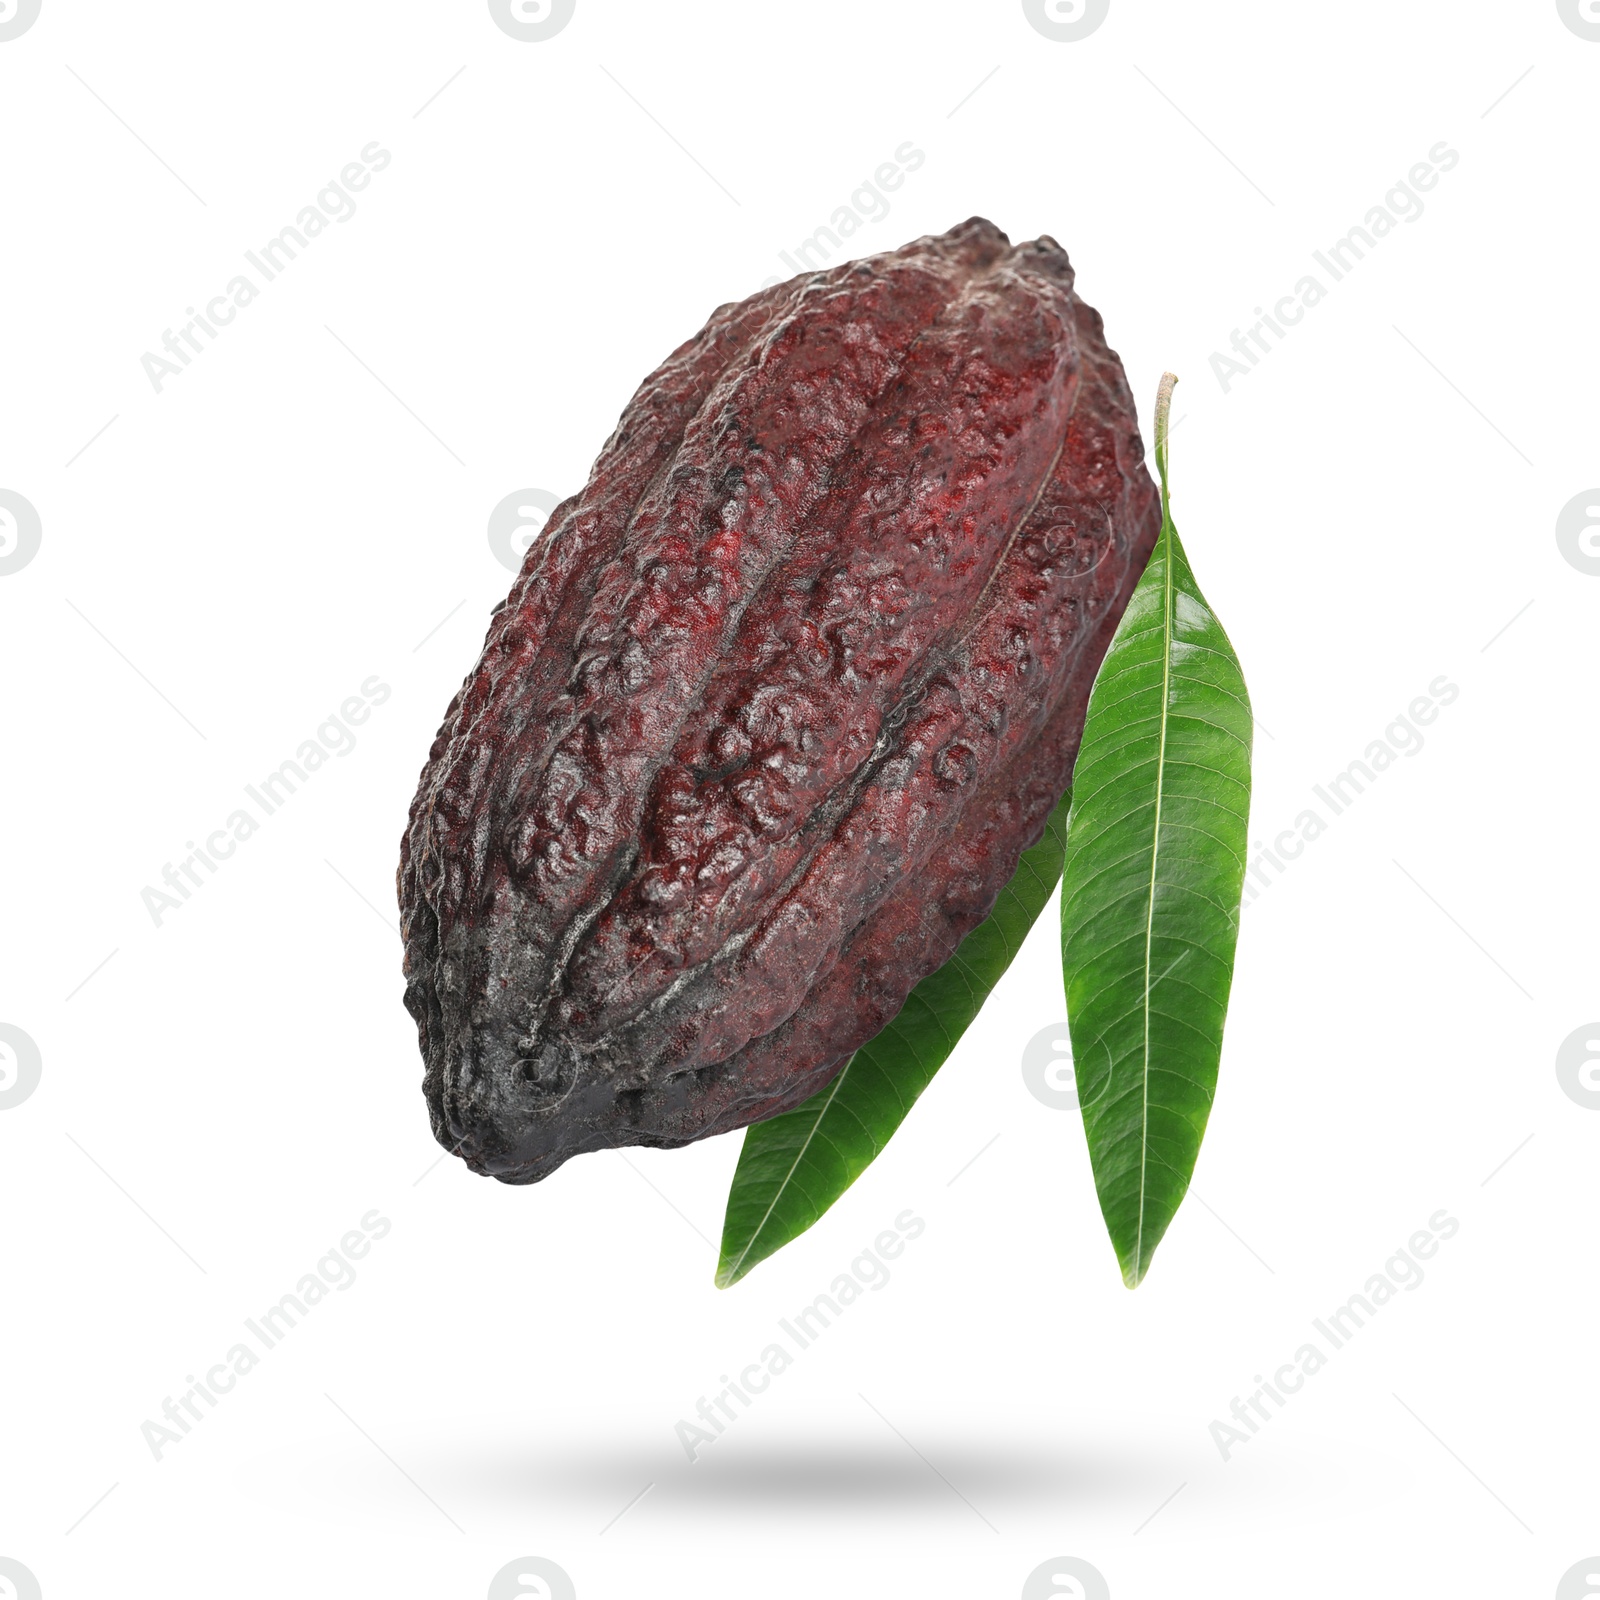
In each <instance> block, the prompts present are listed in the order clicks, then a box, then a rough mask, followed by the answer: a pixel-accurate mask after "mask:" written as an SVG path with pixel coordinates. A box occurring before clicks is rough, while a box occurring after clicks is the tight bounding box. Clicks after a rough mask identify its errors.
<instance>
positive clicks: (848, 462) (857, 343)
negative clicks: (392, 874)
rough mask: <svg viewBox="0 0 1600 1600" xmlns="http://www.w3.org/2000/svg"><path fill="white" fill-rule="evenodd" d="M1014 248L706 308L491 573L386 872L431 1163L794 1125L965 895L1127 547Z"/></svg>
mask: <svg viewBox="0 0 1600 1600" xmlns="http://www.w3.org/2000/svg"><path fill="white" fill-rule="evenodd" d="M1143 455H1144V452H1143V449H1142V446H1141V444H1140V440H1139V433H1138V425H1137V421H1136V418H1135V415H1134V408H1133V403H1132V400H1131V399H1130V397H1129V394H1128V390H1127V384H1126V382H1125V380H1124V378H1123V374H1122V367H1121V364H1120V362H1119V361H1118V360H1117V357H1116V355H1115V354H1114V353H1113V352H1112V351H1110V350H1108V349H1107V347H1106V345H1105V341H1104V337H1103V334H1102V329H1101V325H1100V318H1099V316H1098V315H1097V313H1095V312H1094V311H1093V310H1092V309H1090V308H1089V307H1088V306H1086V305H1084V304H1083V302H1082V301H1081V300H1079V299H1078V298H1077V296H1076V295H1075V294H1074V292H1073V274H1072V268H1071V266H1070V265H1069V264H1068V261H1067V258H1066V255H1065V253H1064V252H1063V251H1062V250H1061V249H1060V247H1059V246H1058V245H1057V244H1056V243H1055V242H1054V241H1053V240H1051V239H1048V238H1044V239H1039V240H1036V241H1034V242H1033V243H1031V244H1025V245H1018V246H1016V247H1012V246H1011V245H1010V244H1009V243H1008V242H1007V240H1006V238H1005V235H1004V234H1002V233H1001V232H1000V231H999V230H998V229H996V228H995V227H994V226H993V225H992V224H990V223H988V222H985V221H983V220H982V219H979V218H974V219H973V220H971V221H969V222H966V223H963V224H962V225H961V226H960V227H958V228H955V229H952V230H951V231H950V232H949V233H947V234H944V235H942V236H940V237H937V238H926V239H919V240H917V241H916V242H915V243H913V244H910V245H907V246H906V247H905V248H904V249H902V250H897V251H894V252H892V253H890V254H887V255H882V256H875V257H872V258H870V259H868V260H865V261H859V262H852V263H848V264H846V265H845V266H842V267H838V268H835V269H833V270H831V271H828V272H821V273H813V274H808V275H806V276H803V277H800V278H796V279H793V280H791V281H790V282H788V283H785V284H781V285H779V286H778V287H776V288H774V289H771V290H767V291H764V292H763V293H761V294H759V295H756V296H754V297H752V298H751V299H750V300H747V301H744V302H742V303H741V304H739V305H736V306H724V307H722V308H721V309H720V310H719V311H718V312H716V313H715V315H714V316H713V317H712V319H711V321H710V322H709V323H708V324H707V326H706V327H705V329H703V330H702V332H701V333H700V334H698V335H697V336H696V337H695V338H694V339H692V340H690V341H689V342H688V343H687V344H685V345H684V346H682V347H681V348H680V349H679V350H677V351H676V352H675V353H674V354H673V355H672V356H671V357H670V358H669V359H668V360H667V362H666V363H665V364H664V365H663V366H662V367H661V368H660V369H659V370H658V371H657V372H656V373H654V374H652V376H651V377H650V378H649V379H647V380H646V382H645V383H644V385H643V386H642V387H641V389H640V390H639V392H638V394H637V395H635V397H634V399H633V401H632V402H631V404H630V405H629V407H628V409H627V411H626V412H625V413H624V414H623V417H622V420H621V421H620V423H619V424H618V426H617V429H616V432H615V433H614V434H613V435H612V437H611V439H610V440H609V441H608V443H607V445H606V447H605V450H604V451H603V452H602V453H601V456H600V458H599V460H598V461H597V462H596V463H595V467H594V470H593V472H592V474H591V476H590V479H589V483H588V485H587V486H586V487H585V489H584V490H583V492H582V494H580V495H579V496H577V497H576V498H575V499H573V500H569V501H567V502H566V503H565V504H563V505H562V506H560V507H559V508H558V509H557V510H556V512H555V513H554V514H553V515H552V516H551V518H550V520H549V523H548V524H547V527H546V530H545V532H544V534H543V536H542V537H541V538H540V539H539V540H537V541H536V542H535V543H534V544H533V545H532V547H531V548H530V549H529V551H528V554H527V556H526V558H525V560H524V562H523V567H522V571H521V572H520V574H519V575H518V578H517V582H516V584H515V586H514V587H513V589H512V591H511V594H510V596H509V597H508V599H507V600H506V601H505V603H504V604H503V605H502V606H501V607H499V608H498V609H497V611H496V613H495V616H494V619H493V621H492V622H491V625H490V629H489V635H488V639H487V641H486V642H485V645H484V649H483V653H482V655H481V657H480V658H479V661H478V663H477V665H476V666H475V667H474V668H473V670H472V672H471V673H470V674H469V676H468V678H467V680H466V682H465V683H464V684H463V685H462V688H461V691H460V692H459V693H458V694H457V696H456V698H455V700H454V701H452V703H451V705H450V708H449V710H448V711H447V712H446V715H445V723H444V726H443V728H442V729H441V730H440V732H439V736H438V738H437V739H436V740H435V742H434V746H433V749H432V751H431V752H430V754H429V758H428V763H427V765H426V766H425V767H424V769H423V773H422V780H421V783H420V785H419V787H418V791H417V796H416V799H415V801H414V802H413V804H412V808H411V817H410V823H409V826H408V828H407V831H406V835H405V838H404V840H403V842H402V847H401V864H400V881H399V887H400V904H401V912H402V918H403V929H404V934H405V940H406V958H405V972H406V977H407V986H406V1005H407V1007H408V1009H409V1010H410V1011H411V1013H412V1015H413V1017H414V1018H415V1019H416V1022H417V1027H418V1032H419V1035H420V1039H421V1045H422V1052H423V1057H424V1060H425V1062H426V1067H427V1071H426V1076H425V1078H424V1090H425V1093H426V1095H427V1098H428V1104H429V1107H430V1110H431V1112H432V1117H433V1127H434V1133H435V1135H436V1137H437V1138H438V1139H439V1140H440V1142H441V1143H442V1144H444V1145H446V1146H447V1147H448V1148H450V1149H452V1150H454V1151H456V1152H457V1153H458V1154H460V1155H461V1156H462V1157H463V1158H464V1159H465V1160H466V1161H467V1163H468V1164H469V1165H470V1166H471V1167H472V1168H473V1169H474V1170H475V1171H479V1172H484V1173H489V1174H492V1175H493V1176H495V1177H498V1178H501V1179H503V1180H504V1181H506V1182H508V1183H531V1182H534V1181H536V1180H537V1179H539V1178H542V1177H544V1176H546V1175H547V1174H548V1173H550V1172H551V1171H553V1170H554V1169H555V1168H556V1167H557V1166H559V1165H560V1164H561V1162H563V1161H564V1160H566V1159H567V1157H568V1156H572V1155H576V1154H579V1153H580V1152H582V1151H585V1150H596V1149H603V1148H606V1147H609V1146H614V1145H628V1144H642V1145H655V1146H667V1145H678V1144H684V1143H687V1142H689V1141H691V1140H694V1139H699V1138H704V1137H706V1136H708V1135H709V1134H713V1133H721V1132H725V1131H727V1130H728V1129H731V1128H737V1127H741V1126H743V1125H744V1124H746V1123H749V1122H754V1121H757V1120H758V1119H760V1118H763V1117H766V1116H770V1115H773V1114H775V1113H776V1112H778V1111H782V1110H785V1109H788V1108H789V1107H791V1106H793V1105H796V1104H798V1103H799V1102H800V1101H801V1100H803V1099H805V1098H806V1097H807V1096H808V1095H810V1094H812V1093H814V1092H815V1091H816V1090H817V1089H819V1088H821V1087H822V1086H823V1085H825V1084H826V1083H827V1082H828V1080H829V1079H830V1078H831V1077H832V1076H833V1074H834V1073H836V1072H837V1071H838V1070H839V1068H840V1067H841V1066H842V1065H843V1063H844V1062H845V1061H846V1060H847V1059H848V1058H849V1056H850V1054H851V1052H852V1051H854V1050H856V1049H857V1048H859V1047H860V1046H861V1045H862V1044H864V1043H865V1042H866V1041H867V1040H868V1039H870V1038H871V1037H872V1036H873V1035H874V1034H875V1033H877V1032H878V1031H879V1030H880V1029H881V1028H883V1027H884V1026H885V1025H886V1024H887V1023H888V1022H889V1021H890V1020H891V1019H892V1018H893V1017H894V1015H895V1013H896V1012H897V1011H898V1010H899V1009H900V1006H901V1005H902V1004H903V1003H904V1001H905V998H906V996H907V994H908V993H909V992H910V991H911V989H912V988H913V987H914V986H915V985H916V984H917V982H918V981H920V979H922V978H923V977H924V976H926V975H927V974H928V973H929V972H931V971H933V970H934V969H935V968H936V967H938V966H939V965H941V964H942V963H943V961H944V960H946V959H947V958H948V956H949V955H950V954H951V952H952V951H953V950H954V949H955V947H956V945H957V944H958V943H959V942H960V940H961V939H962V938H963V937H964V936H965V934H966V933H967V932H969V931H970V930H971V929H972V928H973V927H975V926H976V925H977V924H978V923H979V922H980V921H982V920H983V918H984V917H985V916H987V915H988V913H989V911H990V910H991V909H992V907H993V905H994V901H995V898H996V896H997V895H998V894H999V892H1000V890H1001V888H1002V887H1003V886H1004V885H1005V883H1006V882H1007V881H1008V880H1009V878H1010V877H1011V875H1012V873H1013V872H1014V871H1015V869H1016V864H1017V858H1018V856H1019V855H1020V853H1021V852H1022V851H1023V850H1024V849H1025V848H1027V847H1028V846H1029V845H1030V844H1032V843H1034V842H1035V841H1036V840H1037V839H1038V837H1039V835H1040V834H1041V832H1042V831H1043V828H1044V824H1045V821H1046V819H1047V818H1048V816H1049V815H1050V812H1051V811H1052V810H1053V808H1054V807H1055V804H1056V802H1057V801H1058V800H1059V799H1060V797H1061V794H1062V792H1063V791H1064V789H1065V788H1066V786H1067V784H1068V782H1069V781H1070V778H1071V772H1072V763H1073V760H1074V758H1075V756H1076V754H1077V747H1078V741H1079V737H1080V735H1081V733H1082V730H1083V719H1084V712H1085V707H1086V705H1087V700H1088V694H1089V687H1090V685H1091V683H1092V682H1093V679H1094V675H1095V672H1096V670H1097V669H1098V667H1099V665H1100V660H1101V658H1102V656H1103V655H1104V653H1105V650H1106V647H1107V645H1108V644H1109V643H1110V639H1111V635H1112V633H1113V632H1114V631H1115V628H1116V624H1117V621H1118V619H1119V618H1120V617H1121V615H1122V611H1123V608H1124V606H1125V605H1126V604H1127V600H1128V596H1129V594H1130V593H1131V592H1132V589H1133V585H1134V583H1135V582H1136V580H1137V578H1138V576H1139V573H1140V572H1141V571H1142V570H1143V568H1144V566H1145V563H1146V561H1147V560H1148V558H1149V555H1150V551H1151V549H1152V547H1153V546H1154V543H1155V539H1156V535H1157V532H1158V531H1159V522H1160V518H1159V507H1158V503H1157V499H1156V494H1155V489H1154V486H1153V484H1152V482H1151V480H1150V476H1149V473H1148V472H1147V471H1146V470H1145V467H1144V464H1143Z"/></svg>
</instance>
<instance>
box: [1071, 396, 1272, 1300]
mask: <svg viewBox="0 0 1600 1600" xmlns="http://www.w3.org/2000/svg"><path fill="white" fill-rule="evenodd" d="M1176 382H1177V380H1176V379H1175V378H1174V377H1173V376H1172V375H1171V374H1170V373H1168V374H1167V375H1166V376H1165V377H1164V378H1163V379H1162V381H1161V395H1160V399H1159V400H1158V402H1157V406H1156V466H1157V469H1158V471H1159V472H1160V475H1161V537H1160V540H1159V542H1158V543H1157V545H1156V548H1155V553H1154V554H1153V555H1152V556H1151V558H1150V565H1149V566H1148V567H1147V568H1146V569H1145V572H1144V575H1143V577H1142V578H1141V579H1140V580H1139V584H1138V587H1137V588H1136V589H1135V590H1134V592H1133V598H1132V599H1131V600H1130V601H1129V604H1128V609H1127V611H1126V612H1125V613H1124V614H1123V618H1122V622H1121V625H1120V626H1119V627H1118V629H1117V633H1116V637H1115V638H1114V639H1113V640H1112V641H1111V648H1110V650H1109V651H1107V653H1106V658H1105V661H1104V663H1103V664H1102V665H1101V668H1100V672H1099V675H1098V676H1097V677H1096V679H1095V682H1094V688H1093V690H1092V692H1091V694H1090V697H1089V712H1088V718H1087V721H1086V722H1085V725H1084V734H1083V745H1082V748H1081V749H1080V751H1079V754H1078V764H1077V770H1076V772H1075V774H1074V779H1073V796H1074V805H1073V812H1072V818H1071V823H1070V826H1069V828H1068V832H1067V850H1066V863H1065V871H1064V876H1063V881H1062V898H1061V954H1062V973H1063V977H1064V979H1065V983H1066V991H1067V1021H1068V1025H1069V1027H1070V1030H1071V1035H1072V1054H1073V1065H1074V1071H1075V1074H1076V1077H1077V1082H1078V1096H1079V1102H1080V1104H1081V1105H1082V1108H1083V1121H1084V1127H1085V1129H1086V1130H1087V1132H1088V1136H1089V1155H1090V1160H1091V1162H1092V1165H1093V1167H1094V1179H1095V1187H1096V1189H1097V1190H1098V1191H1099V1196H1100V1208H1101V1210H1102V1211H1103V1212H1104V1214H1105V1219H1106V1226H1107V1228H1108V1229H1109V1230H1110V1233H1111V1241H1112V1243H1113V1245H1114V1246H1115V1247H1116V1252H1117V1257H1118V1260H1119V1261H1120V1263H1121V1265H1122V1275H1123V1280H1124V1282H1126V1283H1127V1285H1128V1287H1129V1288H1133V1287H1135V1286H1136V1285H1137V1284H1138V1283H1139V1281H1140V1280H1141V1279H1142V1278H1143V1277H1144V1275H1145V1272H1146V1271H1147V1270H1148V1268H1149V1266H1150V1258H1151V1256H1152V1255H1153V1254H1154V1252H1155V1248H1156V1245H1157V1244H1158V1243H1159V1242H1160V1240H1161V1236H1162V1234H1163V1233H1165V1232H1166V1229H1167V1225H1168V1224H1169V1223H1170V1222H1171V1221H1172V1218H1173V1216H1174V1215H1175V1214H1176V1212H1177V1209H1178V1206H1179V1204H1180V1203H1181V1202H1182V1200H1183V1196H1184V1194H1185V1192H1186V1191H1187V1189H1188V1187H1189V1178H1190V1175H1191V1173H1192V1172H1193V1171H1194V1164H1195V1159H1196V1157H1197V1156H1198V1155H1199V1153H1200V1140H1201V1138H1202V1136H1203V1135H1204V1133H1205V1128H1206V1119H1207V1118H1208V1116H1209V1115H1210V1112H1211V1101H1212V1096H1213V1094H1214V1092H1215V1090H1216V1083H1217V1066H1218V1062H1219V1060H1220V1058H1221V1053H1222V1027H1223V1020H1224V1018H1225V1016H1226V1014H1227V1009H1228V990H1229V987H1230V985H1231V983H1232V980H1233V956H1234V945H1235V943H1236V941H1237V938H1238V931H1239V896H1240V892H1241V886H1242V884H1243V881H1244V871H1245V851H1246V845H1247V840H1246V832H1247V827H1248V822H1247V819H1248V815H1249V810H1250V747H1251V735H1252V732H1253V728H1254V723H1253V720H1252V718H1251V714H1250V701H1249V696H1248V695H1247V693H1246V691H1245V685H1244V676H1243V674H1242V673H1241V672H1240V670H1239V662H1238V658H1237V657H1236V656H1235V655H1234V652H1233V646H1232V645H1231V644H1230V643H1229V642H1228V636H1227V634H1226V633H1224V632H1223V629H1222V624H1221V623H1220V622H1218V621H1217V619H1216V616H1215V615H1214V614H1213V613H1212V610H1211V608H1210V606H1208V605H1207V604H1206V600H1205V596H1204V595H1202V594H1201V592H1200V587H1199V585H1198V584H1197V583H1196V582H1195V580H1194V574H1193V572H1192V571H1191V570H1190V568H1189V563H1188V560H1187V558H1186V557H1185V555H1184V553H1183V546H1182V545H1181V544H1180V543H1179V541H1178V532H1177V529H1176V528H1174V527H1173V525H1172V512H1171V505H1170V501H1169V497H1168V492H1167V418H1168V414H1169V412H1170V409H1171V403H1172V386H1173V384H1174V383H1176Z"/></svg>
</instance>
